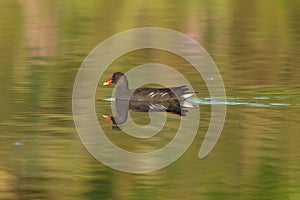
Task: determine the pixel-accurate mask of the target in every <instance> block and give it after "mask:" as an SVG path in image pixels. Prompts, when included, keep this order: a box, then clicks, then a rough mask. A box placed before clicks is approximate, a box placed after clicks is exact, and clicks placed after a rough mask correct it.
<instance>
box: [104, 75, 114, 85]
mask: <svg viewBox="0 0 300 200" xmlns="http://www.w3.org/2000/svg"><path fill="white" fill-rule="evenodd" d="M112 77H113V75H111V76H110V77H109V79H107V80H106V81H105V82H104V83H103V85H109V84H111V82H112Z"/></svg>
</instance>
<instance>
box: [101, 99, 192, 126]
mask: <svg viewBox="0 0 300 200" xmlns="http://www.w3.org/2000/svg"><path fill="white" fill-rule="evenodd" d="M114 106H115V115H114V116H108V115H103V117H104V118H105V119H107V120H109V121H110V122H111V123H112V124H113V125H112V129H120V126H121V125H123V124H124V123H125V122H126V121H127V119H128V111H129V110H132V111H135V112H166V113H173V114H176V115H179V116H185V115H186V113H187V112H188V108H194V107H195V106H194V105H193V104H192V103H191V102H188V101H132V100H130V101H123V100H116V101H115V102H114Z"/></svg>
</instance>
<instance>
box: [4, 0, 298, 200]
mask: <svg viewBox="0 0 300 200" xmlns="http://www.w3.org/2000/svg"><path fill="white" fill-rule="evenodd" d="M299 13H300V1H284V0H282V1H270V0H262V1H248V2H245V1H238V0H232V1H206V0H200V1H157V2H156V1H155V2H154V1H50V0H49V1H48V0H46V1H38V0H31V1H1V2H0V57H1V59H0V64H1V69H2V70H1V72H0V78H1V79H0V81H1V84H0V85H1V86H0V95H1V107H0V111H1V112H0V114H1V115H0V123H1V126H0V130H1V136H0V137H1V140H0V199H5V200H10V199H12V200H18V199H20V200H21V199H72V200H76V199H80V200H81V199H84V200H88V199H151V200H153V199H191V200H194V199H195V200H196V199H243V200H244V199H272V200H274V199H280V200H281V199H291V200H294V199H295V200H296V199H299V198H300V192H299V191H300V159H299V158H300V137H299V130H300V123H299V119H300V112H299V109H300V81H299V80H300V68H299V67H298V63H300V57H299V54H300V48H299V46H300V37H299V36H300V34H299V32H300V20H299V19H300V18H299V17H300V14H299ZM146 26H156V27H164V28H169V29H173V30H176V31H179V32H181V33H184V34H186V35H188V36H190V37H191V38H193V39H194V40H196V41H197V42H198V43H199V44H201V45H202V46H203V47H204V48H205V49H206V51H207V52H208V54H209V55H210V56H211V57H212V58H213V60H214V61H215V63H216V65H217V66H218V69H219V71H220V74H221V75H222V78H223V81H224V85H225V89H226V95H227V99H226V101H223V102H214V101H211V99H210V96H209V93H208V90H207V87H206V85H205V80H203V79H201V77H200V76H196V75H195V69H193V68H192V67H190V65H189V64H188V63H187V62H186V61H185V60H183V59H182V58H178V56H176V55H174V54H171V53H168V52H165V51H160V50H153V49H145V50H137V51H134V52H131V53H128V54H126V55H123V56H121V57H119V58H118V59H117V60H115V61H114V62H113V63H112V64H111V65H110V66H109V68H108V69H107V70H106V71H105V72H104V74H103V76H102V77H101V78H100V81H99V85H98V87H97V90H96V103H95V108H96V113H97V117H98V121H99V124H100V126H101V128H102V129H103V131H104V132H105V134H106V136H107V137H108V138H109V139H110V140H112V141H113V142H114V143H115V144H117V145H118V146H120V147H121V148H124V149H126V150H128V151H133V152H149V151H154V150H155V149H159V148H161V147H163V146H164V145H166V144H167V143H168V142H170V141H171V140H172V139H174V137H175V135H176V133H177V130H178V128H179V124H180V117H179V116H178V115H176V114H172V113H168V114H166V116H167V121H166V124H165V126H164V127H163V130H162V131H161V132H160V133H159V134H157V135H155V136H154V137H151V138H147V139H141V138H133V137H130V136H128V135H126V134H124V133H123V132H122V131H121V130H119V129H112V124H111V123H110V122H109V121H107V120H106V119H104V118H103V117H102V115H112V108H111V101H105V99H107V98H110V97H111V96H112V95H111V94H112V90H113V86H108V87H103V86H102V84H101V83H102V82H103V81H105V80H106V79H107V78H108V77H109V76H110V75H111V73H112V72H115V71H123V72H126V71H128V70H130V69H132V68H134V67H135V66H137V65H141V64H145V63H163V64H165V65H168V66H171V67H172V68H174V69H176V70H177V71H179V72H180V73H181V74H183V75H184V76H185V77H188V80H189V81H190V83H191V84H192V85H193V87H194V89H195V91H198V92H199V93H198V94H197V96H196V97H194V98H193V99H192V100H191V102H192V103H194V104H196V107H197V108H196V109H189V113H192V112H195V111H199V112H200V116H201V118H200V120H199V128H198V130H197V135H196V137H195V139H194V140H193V143H192V144H191V146H190V147H189V148H188V149H187V151H185V152H184V154H183V155H182V156H181V157H180V158H179V159H178V160H176V161H175V162H174V163H172V164H171V165H169V166H167V167H165V168H163V169H160V170H157V171H154V172H150V173H144V174H134V173H125V172H121V171H117V170H114V169H111V168H110V167H108V166H106V165H104V164H102V163H101V162H99V161H98V160H97V159H95V158H94V157H93V156H92V155H91V154H89V152H88V151H87V149H86V148H85V147H84V145H83V144H82V142H81V140H80V137H79V135H78V133H77V130H76V128H75V125H74V121H73V115H72V90H73V84H74V81H75V77H76V73H77V72H78V70H79V67H80V65H81V63H82V62H83V60H84V59H85V58H86V56H87V55H88V54H89V52H90V51H91V50H92V49H93V48H94V47H95V46H96V45H98V44H99V43H100V42H102V41H104V40H105V39H107V38H109V37H110V36H112V35H114V34H116V33H119V32H122V31H125V30H128V29H132V28H139V27H146ZM120 46H122V44H120ZM182 48H184V49H187V50H189V48H190V46H189V45H185V46H183V47H182ZM156 73H157V74H158V75H160V76H162V75H161V74H160V72H159V71H157V72H156ZM144 78H146V77H143V76H141V77H136V79H137V80H138V79H144ZM134 81H135V80H132V79H131V80H129V82H131V83H133V82H134ZM214 103H217V104H225V105H226V106H227V113H226V120H225V124H224V128H223V131H222V134H221V136H220V138H219V140H218V142H217V143H216V145H215V147H214V148H213V149H212V151H211V152H210V153H209V154H208V156H206V157H205V158H203V159H199V158H198V153H199V149H200V147H201V145H202V144H203V139H204V137H205V133H206V131H207V129H208V126H209V122H210V119H211V107H212V105H213V104H214ZM129 113H130V115H131V117H132V118H133V120H134V121H135V122H136V123H138V124H140V125H142V126H145V125H147V124H149V123H150V118H149V114H148V113H145V112H134V111H129ZM128 162H129V161H128ZM149 163H151V161H149ZM137 164H138V163H137Z"/></svg>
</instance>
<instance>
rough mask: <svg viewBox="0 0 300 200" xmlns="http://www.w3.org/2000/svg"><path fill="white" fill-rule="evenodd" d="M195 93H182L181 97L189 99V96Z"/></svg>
mask: <svg viewBox="0 0 300 200" xmlns="http://www.w3.org/2000/svg"><path fill="white" fill-rule="evenodd" d="M194 94H195V93H186V94H183V95H181V97H182V98H183V99H187V98H190V97H191V96H193V95H194Z"/></svg>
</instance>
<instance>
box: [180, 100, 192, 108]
mask: <svg viewBox="0 0 300 200" xmlns="http://www.w3.org/2000/svg"><path fill="white" fill-rule="evenodd" d="M181 106H182V107H184V108H194V107H195V106H194V104H193V103H191V102H188V101H183V102H182V105H181Z"/></svg>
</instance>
